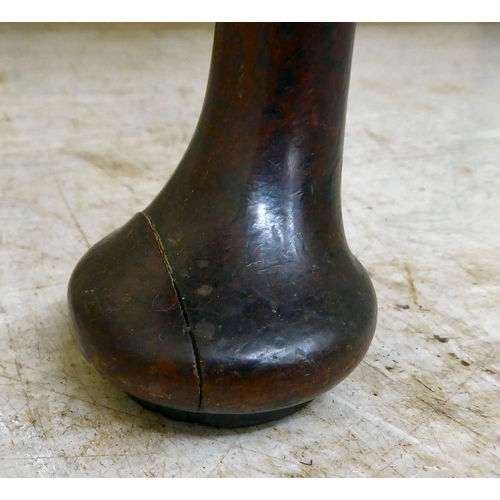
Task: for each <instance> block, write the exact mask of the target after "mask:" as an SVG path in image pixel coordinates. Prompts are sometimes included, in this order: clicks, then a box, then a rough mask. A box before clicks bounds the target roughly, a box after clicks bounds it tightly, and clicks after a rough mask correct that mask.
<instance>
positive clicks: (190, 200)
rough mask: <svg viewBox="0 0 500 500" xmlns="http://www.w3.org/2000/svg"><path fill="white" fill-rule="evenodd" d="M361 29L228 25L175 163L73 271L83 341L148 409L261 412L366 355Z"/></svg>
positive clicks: (74, 306) (240, 416)
mask: <svg viewBox="0 0 500 500" xmlns="http://www.w3.org/2000/svg"><path fill="white" fill-rule="evenodd" d="M353 39H354V26H353V25H351V24H345V23H338V24H337V23H324V24H323V23H321V24H318V23H316V24H307V23H291V24H288V23H242V24H238V23H236V24H232V23H230V24H218V25H217V27H216V33H215V41H214V48H213V58H212V66H211V70H210V77H209V83H208V89H207V94H206V98H205V103H204V106H203V110H202V113H201V117H200V120H199V123H198V127H197V129H196V131H195V134H194V136H193V139H192V141H191V144H190V146H189V148H188V150H187V151H186V154H185V155H184V158H183V159H182V161H181V162H180V164H179V166H178V168H177V170H176V171H175V173H174V174H173V176H172V177H171V179H170V180H169V182H168V183H167V185H166V186H165V187H164V189H163V190H162V191H161V192H160V193H159V194H158V196H157V197H156V198H155V199H154V200H153V202H152V203H151V204H150V205H149V206H148V207H147V208H146V209H145V210H144V212H143V213H141V214H137V215H136V216H135V217H134V218H133V219H131V221H129V222H128V223H127V224H126V225H125V226H123V227H122V228H120V229H118V230H117V231H115V232H114V233H112V234H111V235H109V236H108V237H107V238H105V239H104V240H103V241H101V242H100V243H98V244H97V245H95V246H94V247H93V248H92V249H91V250H90V251H89V252H88V253H87V254H86V255H85V256H84V257H83V259H82V260H81V261H80V263H79V264H78V266H77V267H76V269H75V271H74V273H73V276H72V279H71V282H70V287H69V303H70V310H71V313H72V318H73V325H74V332H75V336H76V337H77V339H78V342H79V345H80V346H81V348H82V350H83V352H84V353H85V354H86V356H87V358H88V359H89V360H90V361H91V362H93V363H94V365H95V366H96V368H97V369H98V370H99V371H100V372H101V373H102V374H103V375H104V376H105V377H107V378H109V379H110V380H112V381H113V382H114V383H116V384H118V385H119V386H120V387H122V388H123V389H124V390H125V391H127V392H128V393H129V394H131V395H132V396H134V397H135V398H136V399H138V400H141V401H143V402H144V404H145V405H146V406H148V405H149V406H150V407H151V408H152V409H157V410H161V409H163V410H164V411H165V413H167V414H169V411H170V416H172V417H173V418H180V419H185V420H189V419H191V420H195V421H200V422H202V423H208V424H211V425H222V426H237V425H249V424H252V423H260V422H261V421H265V420H270V419H272V418H277V417H279V416H283V415H284V414H286V413H287V412H286V410H287V409H289V412H291V411H293V410H294V409H299V408H300V407H302V406H303V405H304V404H305V403H307V402H308V401H310V400H311V399H312V398H314V397H315V396H317V395H319V394H321V393H323V392H325V391H327V390H329V389H330V388H331V387H333V386H334V385H335V384H337V383H338V382H340V381H341V380H342V379H343V378H345V377H346V376H347V375H348V374H349V373H350V372H351V371H352V370H353V369H354V368H355V367H356V365H357V364H358V363H359V362H360V361H361V359H362V358H363V356H364V354H365V353H366V351H367V349H368V347H369V344H370V341H371V339H372V336H373V333H374V330H375V323H376V299H375V294H374V290H373V287H372V285H371V282H370V279H369V277H368V275H367V274H366V272H365V271H364V269H363V267H362V266H361V264H360V263H359V262H358V261H357V259H356V258H355V257H354V256H353V255H352V254H351V252H350V251H349V248H348V245H347V242H346V239H345V235H344V231H343V225H342V215H341V206H340V183H341V165H342V146H343V136H344V128H345V113H346V105H347V90H348V81H349V72H350V63H351V55H352V45H353ZM259 415H260V417H259ZM217 416H219V418H218V417H217ZM249 416H250V417H249ZM252 416H253V417H254V418H253V419H252ZM263 416H264V417H263Z"/></svg>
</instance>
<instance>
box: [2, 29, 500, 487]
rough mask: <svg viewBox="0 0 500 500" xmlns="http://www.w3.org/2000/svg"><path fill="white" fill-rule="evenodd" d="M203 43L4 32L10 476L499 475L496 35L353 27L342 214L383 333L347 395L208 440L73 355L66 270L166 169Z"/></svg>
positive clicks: (207, 47) (197, 88)
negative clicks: (144, 405)
mask: <svg viewBox="0 0 500 500" xmlns="http://www.w3.org/2000/svg"><path fill="white" fill-rule="evenodd" d="M212 33H213V26H211V25H208V26H207V25H201V26H193V25H182V26H161V25H144V26H141V25H139V26H137V25H128V26H119V25H118V26H112V27H110V26H97V27H96V26H64V25H62V26H55V25H31V26H23V25H17V26H12V25H2V26H1V27H0V175H1V177H0V179H1V180H0V190H1V198H0V353H1V354H0V386H1V388H0V476H57V477H61V476H150V477H153V476H160V477H163V476H165V477H170V476H176V477H181V476H182V477H185V476H203V477H204V476H222V477H231V476H239V477H242V476H250V477H255V476H280V477H323V476H328V477H333V476H405V477H408V476H445V477H448V476H499V475H500V456H499V455H500V416H499V414H500V397H499V394H500V392H499V388H500V362H499V356H500V349H499V347H500V340H499V337H500V301H499V297H500V294H499V292H500V286H499V283H500V280H499V278H500V263H499V259H498V254H499V250H500V223H499V221H500V196H499V192H500V176H499V175H498V172H499V167H500V147H499V144H500V85H499V72H500V30H499V29H498V27H497V26H495V25H474V24H463V25H453V24H448V25H425V24H423V25H422V24H421V25H359V26H358V31H357V38H356V44H355V54H354V59H353V72H352V79H351V88H350V100H349V112H348V123H347V132H346V145H345V158H344V160H345V161H344V164H345V167H344V180H343V209H344V219H345V225H346V231H347V234H348V240H349V242H350V245H351V248H352V249H353V251H354V253H355V254H356V255H357V256H358V257H359V258H360V260H361V261H362V262H363V264H364V265H365V266H366V267H367V269H368V271H369V273H370V275H371V276H372V278H373V281H374V284H375V288H376V290H377V294H378V300H379V322H378V328H377V333H376V338H375V340H374V342H373V344H372V347H371V349H370V351H369V353H368V355H367V356H366V358H365V360H364V361H363V363H362V364H361V365H360V366H359V368H358V369H357V370H356V371H355V372H354V373H353V374H352V375H351V376H350V378H348V379H347V380H346V381H345V382H343V383H342V384H341V385H340V386H338V387H336V388H335V389H334V390H332V391H331V392H329V393H327V394H326V395H324V396H323V397H320V398H318V399H317V400H316V401H314V402H313V403H312V404H311V405H310V406H309V407H308V408H306V409H305V410H303V411H302V412H300V413H299V414H297V415H295V416H294V417H291V418H288V419H285V420H283V421H280V422H278V423H273V424H269V425H263V426H260V427H256V428H251V429H247V430H237V431H228V430H214V429H209V428H204V427H199V426H196V425H188V424H182V423H175V422H171V421H168V420H166V419H164V418H162V417H159V416H157V415H156V414H153V413H149V412H147V411H145V410H142V409H141V408H140V407H139V406H138V405H136V404H135V403H134V402H132V401H131V400H129V399H128V398H127V397H126V396H125V395H124V394H123V393H122V392H120V391H119V390H117V389H115V388H114V387H112V386H111V385H110V384H109V383H108V382H106V381H105V380H103V379H102V378H101V377H100V376H99V375H98V374H97V373H96V372H95V371H94V369H93V368H92V367H91V366H90V365H89V364H88V363H87V362H86V361H85V360H84V359H83V357H82V355H81V354H80V353H79V351H78V349H77V347H76V345H75V343H74V341H73V340H72V337H71V335H70V332H69V330H68V317H67V307H66V298H65V294H66V285H67V282H68V279H69V275H70V273H71V271H72V269H73V267H74V266H75V264H76V262H77V261H78V259H79V258H80V257H81V256H82V255H83V253H84V252H85V251H86V249H87V248H88V246H89V245H91V244H93V243H95V242H96V241H98V240H99V239H100V238H102V237H103V236H105V235H106V234H108V233H109V232H110V231H112V230H113V229H115V228H116V227H118V226H119V225H121V224H123V223H124V222H125V221H127V220H128V218H129V217H131V216H132V215H133V214H134V213H135V212H137V211H139V210H141V209H143V208H144V207H145V206H146V205H147V204H148V203H149V202H150V200H151V199H152V198H153V196H154V195H155V194H156V193H157V192H158V191H159V190H160V188H161V187H162V185H163V184H164V183H165V182H166V180H167V179H168V177H169V175H170V174H171V173H172V171H173V169H174V168H175V166H176V164H177V162H178V160H179V158H180V156H181V155H182V153H183V151H184V150H185V148H186V146H187V143H188V141H189V139H190V136H191V134H192V132H193V129H194V127H195V125H196V120H197V117H198V113H199V110H200V107H201V103H202V99H203V95H204V91H205V84H206V78H207V74H208V66H209V61H210V52H211V43H212Z"/></svg>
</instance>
